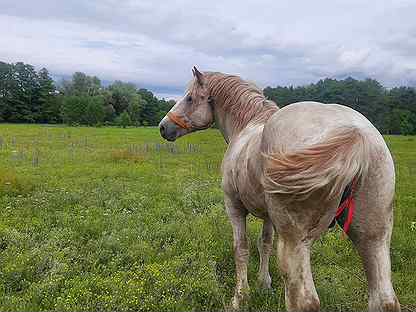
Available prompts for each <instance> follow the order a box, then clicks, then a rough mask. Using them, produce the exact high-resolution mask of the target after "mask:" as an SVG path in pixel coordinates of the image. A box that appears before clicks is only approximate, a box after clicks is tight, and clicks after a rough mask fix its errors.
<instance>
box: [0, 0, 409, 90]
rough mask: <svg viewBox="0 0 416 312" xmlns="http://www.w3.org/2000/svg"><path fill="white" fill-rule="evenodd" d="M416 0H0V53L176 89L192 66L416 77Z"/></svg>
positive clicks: (251, 72) (282, 76) (267, 73)
mask: <svg viewBox="0 0 416 312" xmlns="http://www.w3.org/2000/svg"><path fill="white" fill-rule="evenodd" d="M415 13H416V1H414V0H412V1H410V0H397V1H393V0H391V1H387V0H378V1H363V0H331V1H329V0H314V1H311V0H304V1H298V0H257V1H241V0H238V1H237V0H232V1H230V0H228V1H226V0H222V1H216V0H209V1H207V0H204V1H197V0H175V1H173V0H165V1H160V0H153V1H145V0H135V1H123V0H88V1H86V0H66V1H58V0H38V1H29V0H28V1H22V0H0V34H1V37H0V60H1V61H6V62H17V61H24V62H26V63H30V64H33V65H35V66H36V67H37V68H40V67H46V68H47V69H49V71H50V72H51V73H52V74H53V75H54V76H56V77H62V76H69V75H71V74H72V73H73V72H74V71H83V72H85V73H87V74H89V75H97V76H98V77H99V78H101V79H102V80H107V81H112V80H116V79H118V80H123V81H130V82H134V83H135V84H137V85H138V86H140V87H147V88H149V89H151V90H152V91H154V92H156V93H157V94H158V95H162V96H167V97H170V96H176V95H177V94H181V93H182V92H183V89H184V86H185V85H186V83H187V82H188V81H189V79H190V78H191V67H192V66H193V65H197V66H199V68H200V69H201V70H212V71H221V72H226V73H234V74H239V75H241V76H243V77H244V78H245V79H248V80H251V81H254V82H256V83H257V84H258V85H259V86H261V87H264V86H267V85H272V86H276V85H300V84H306V83H310V82H316V81H317V80H319V79H320V78H324V77H333V78H345V77H347V76H352V77H354V78H359V79H361V78H366V77H371V78H375V79H378V80H379V81H381V82H382V83H383V84H384V85H385V86H387V87H391V86H396V85H413V86H414V85H416V18H415Z"/></svg>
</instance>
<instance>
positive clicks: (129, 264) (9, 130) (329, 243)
mask: <svg viewBox="0 0 416 312" xmlns="http://www.w3.org/2000/svg"><path fill="white" fill-rule="evenodd" d="M387 141H388V143H389V145H390V147H391V149H392V152H393V154H394V158H395V161H396V167H397V196H396V210H395V227H394V234H393V241H392V249H391V252H392V264H393V281H394V286H395V289H396V292H397V295H398V297H399V299H400V301H401V303H402V305H403V310H406V309H408V310H409V311H410V310H415V309H416V287H415V285H416V260H415V259H416V229H413V230H412V222H416V192H415V189H416V187H415V186H416V138H415V137H387ZM225 148H226V146H225V144H224V142H223V139H222V138H221V136H220V135H219V133H218V132H217V131H215V130H208V131H205V132H202V133H196V134H193V135H190V136H187V137H184V138H182V139H180V140H179V141H178V142H177V143H176V144H166V143H165V142H164V141H162V140H161V138H160V137H159V133H158V129H156V128H140V129H115V128H69V127H60V126H57V127H47V126H32V125H30V126H29V125H0V208H1V209H0V311H51V310H54V311H115V310H116V311H127V310H129V311H214V310H215V311H218V310H224V309H226V308H227V305H228V303H229V302H230V299H231V296H232V294H233V287H234V273H235V270H234V260H233V255H232V231H231V227H230V224H229V222H228V220H227V217H226V214H225V212H224V206H223V199H222V191H221V187H220V183H221V177H220V164H221V160H222V156H223V153H224V151H225ZM260 226H261V223H260V222H259V221H258V220H256V219H255V218H250V220H249V232H250V246H251V257H250V265H249V279H250V281H251V283H250V285H251V297H250V301H249V303H248V306H247V307H246V308H247V309H249V310H253V311H258V310H261V311H271V310H274V311H279V310H283V309H284V294H283V287H282V286H283V284H282V280H281V277H280V275H279V272H278V269H277V263H276V258H275V257H274V256H273V257H272V260H271V274H272V279H273V290H272V291H270V292H265V291H261V290H258V289H256V287H255V280H256V274H257V268H258V255H257V252H256V247H255V242H256V239H257V236H258V233H259V230H260ZM340 238H341V232H340V231H339V230H335V231H331V232H329V233H327V234H326V235H325V236H324V237H323V238H322V239H321V240H320V241H318V242H316V244H315V245H314V251H313V270H314V277H315V282H316V287H317V290H318V293H319V295H320V299H321V305H322V309H323V310H328V311H350V310H364V309H366V307H367V290H366V281H365V277H364V273H363V269H362V266H361V263H360V260H359V258H358V256H357V254H356V252H355V250H354V249H353V248H352V246H351V244H350V242H349V241H348V240H342V239H340Z"/></svg>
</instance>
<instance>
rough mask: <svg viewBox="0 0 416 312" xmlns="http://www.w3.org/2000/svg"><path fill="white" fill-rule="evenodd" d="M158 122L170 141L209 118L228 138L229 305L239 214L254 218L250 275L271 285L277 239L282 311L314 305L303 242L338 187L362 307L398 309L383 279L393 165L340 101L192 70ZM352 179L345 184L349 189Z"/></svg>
mask: <svg viewBox="0 0 416 312" xmlns="http://www.w3.org/2000/svg"><path fill="white" fill-rule="evenodd" d="M192 72H193V78H192V80H191V81H190V83H189V85H188V88H187V90H186V92H185V94H184V96H183V97H182V98H181V99H180V100H178V101H177V103H176V104H175V105H174V106H173V107H172V109H171V110H170V111H169V112H168V113H167V115H166V116H165V117H164V118H163V119H162V120H161V122H160V124H159V129H160V133H161V136H162V137H163V138H164V139H166V140H168V141H175V140H176V139H177V138H179V137H181V136H184V135H186V134H189V133H192V132H195V131H200V130H203V129H207V128H209V127H211V125H212V124H213V123H214V122H215V124H216V125H217V126H218V128H219V130H220V132H221V133H222V135H223V137H224V139H225V141H226V143H227V144H228V147H227V150H226V153H225V155H224V159H223V162H222V174H223V179H222V188H223V191H224V204H225V209H226V212H227V214H228V216H229V219H230V221H231V225H232V229H233V248H234V258H235V265H236V286H235V292H234V296H233V298H232V302H231V304H232V307H233V308H234V309H239V308H241V305H242V303H243V302H244V300H246V299H247V296H248V294H249V284H248V279H247V265H248V257H249V249H248V243H247V237H246V217H247V215H248V214H252V215H254V216H256V217H258V218H260V219H262V220H263V228H262V233H261V235H260V237H259V239H258V243H257V247H258V251H259V254H260V265H259V272H258V283H259V285H260V286H262V287H264V288H270V287H271V277H270V274H269V257H270V254H271V252H272V249H273V238H274V236H276V238H277V240H278V241H277V254H278V262H279V267H280V270H281V272H282V275H283V281H284V286H285V287H284V288H285V304H286V308H287V310H288V311H319V310H320V301H319V297H318V294H317V292H316V289H315V285H314V281H313V277H312V270H311V263H310V257H311V246H312V244H313V242H314V241H315V240H316V239H318V238H319V237H320V236H321V235H322V234H323V233H324V232H326V231H327V229H328V227H329V225H330V224H331V223H332V222H333V220H334V218H335V216H336V215H337V211H338V208H339V206H340V204H341V197H343V194H344V193H345V190H346V188H348V186H350V188H351V189H352V191H351V194H350V200H351V201H350V202H353V203H354V205H353V206H354V207H351V211H352V208H355V209H354V214H353V215H351V214H350V213H349V217H350V223H351V224H350V225H349V228H348V230H346V229H345V228H344V230H345V231H346V232H347V235H348V237H349V238H350V239H351V240H352V242H353V244H354V246H355V247H356V249H357V251H358V254H359V256H360V257H361V259H362V263H363V265H364V269H365V273H366V277H367V280H368V309H369V311H372V312H373V311H400V304H399V301H398V299H397V297H396V294H395V292H394V289H393V286H392V282H391V263H390V240H391V234H392V228H393V197H394V192H395V171H394V163H393V159H392V156H391V154H390V151H389V149H388V147H387V145H386V143H385V141H384V139H383V137H382V135H381V134H380V133H379V131H378V130H377V129H376V128H375V127H374V126H373V125H372V124H371V122H370V121H369V120H368V119H367V118H365V117H364V116H363V115H362V114H360V113H359V112H357V111H355V110H353V109H351V108H349V107H347V106H343V105H339V104H322V103H318V102H298V103H293V104H290V105H288V106H285V107H283V108H281V109H280V108H278V106H277V105H276V104H275V103H274V102H272V101H270V100H267V99H266V98H265V96H264V94H263V92H262V91H261V90H260V89H259V88H258V87H256V86H255V85H254V84H253V83H251V82H247V81H244V80H243V79H241V78H240V77H238V76H235V75H229V74H223V73H219V72H200V71H199V70H198V69H197V68H196V67H193V69H192ZM351 186H352V187H351Z"/></svg>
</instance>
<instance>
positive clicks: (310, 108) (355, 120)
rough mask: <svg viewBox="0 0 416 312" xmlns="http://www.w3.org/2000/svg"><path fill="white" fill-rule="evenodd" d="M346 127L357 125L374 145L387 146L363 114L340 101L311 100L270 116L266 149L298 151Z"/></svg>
mask: <svg viewBox="0 0 416 312" xmlns="http://www.w3.org/2000/svg"><path fill="white" fill-rule="evenodd" d="M343 127H349V128H351V127H353V128H356V129H358V130H359V131H360V132H361V133H362V134H363V135H364V136H366V137H368V139H369V140H370V141H371V144H376V145H384V140H383V138H382V136H381V134H380V133H379V131H378V130H377V129H376V128H375V127H374V126H373V125H372V124H371V122H370V121H369V120H368V119H367V118H366V117H364V116H363V115H362V114H361V113H359V112H357V111H355V110H354V109H352V108H349V107H347V106H343V105H339V104H322V103H319V102H309V101H308V102H297V103H293V104H290V105H288V106H285V107H283V108H282V109H280V110H278V111H277V112H276V113H275V114H273V115H272V116H271V117H270V119H269V120H268V121H267V123H266V124H265V126H264V131H263V137H262V141H263V142H262V146H263V151H267V150H273V149H276V148H278V149H283V150H286V151H296V150H298V149H302V148H303V147H305V146H310V145H313V144H315V143H319V142H321V141H322V140H323V139H324V138H325V137H327V135H328V134H330V133H331V132H333V131H335V130H336V129H340V128H343Z"/></svg>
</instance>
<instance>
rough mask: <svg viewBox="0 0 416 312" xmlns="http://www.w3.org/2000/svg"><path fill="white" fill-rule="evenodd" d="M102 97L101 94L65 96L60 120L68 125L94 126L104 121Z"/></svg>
mask: <svg viewBox="0 0 416 312" xmlns="http://www.w3.org/2000/svg"><path fill="white" fill-rule="evenodd" d="M104 117H105V110H104V99H103V97H101V96H67V97H65V98H64V102H63V104H62V120H63V121H64V122H65V123H67V124H69V125H76V124H84V125H90V126H94V125H97V124H100V123H102V122H103V121H104Z"/></svg>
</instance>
